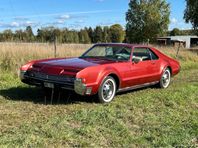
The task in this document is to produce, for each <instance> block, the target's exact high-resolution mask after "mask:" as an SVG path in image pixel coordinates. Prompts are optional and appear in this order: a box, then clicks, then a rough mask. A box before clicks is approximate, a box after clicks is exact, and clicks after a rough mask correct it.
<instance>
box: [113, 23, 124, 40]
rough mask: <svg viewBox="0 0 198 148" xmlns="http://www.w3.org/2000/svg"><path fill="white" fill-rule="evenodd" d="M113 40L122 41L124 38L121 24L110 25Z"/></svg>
mask: <svg viewBox="0 0 198 148" xmlns="http://www.w3.org/2000/svg"><path fill="white" fill-rule="evenodd" d="M110 39H111V42H113V43H114V42H117V43H119V42H122V41H123V40H124V30H123V28H122V26H121V25H120V24H115V25H112V26H111V27H110Z"/></svg>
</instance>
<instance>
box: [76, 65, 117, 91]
mask: <svg viewBox="0 0 198 148" xmlns="http://www.w3.org/2000/svg"><path fill="white" fill-rule="evenodd" d="M111 74H114V75H117V76H118V77H119V78H120V74H119V72H118V70H116V69H115V68H114V67H112V66H104V65H103V66H102V65H101V66H94V67H88V68H85V69H83V70H82V71H80V72H78V73H77V75H76V77H77V78H81V79H83V83H85V84H86V87H91V88H92V94H96V93H97V92H98V89H99V87H100V85H101V83H102V81H103V80H104V79H105V77H106V76H108V75H111ZM120 83H121V81H120Z"/></svg>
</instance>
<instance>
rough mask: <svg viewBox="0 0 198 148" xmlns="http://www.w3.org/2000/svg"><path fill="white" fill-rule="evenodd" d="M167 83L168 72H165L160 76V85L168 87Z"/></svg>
mask: <svg viewBox="0 0 198 148" xmlns="http://www.w3.org/2000/svg"><path fill="white" fill-rule="evenodd" d="M169 83H170V72H169V71H168V70H166V71H165V72H164V74H163V76H162V85H163V86H164V87H168V85H169Z"/></svg>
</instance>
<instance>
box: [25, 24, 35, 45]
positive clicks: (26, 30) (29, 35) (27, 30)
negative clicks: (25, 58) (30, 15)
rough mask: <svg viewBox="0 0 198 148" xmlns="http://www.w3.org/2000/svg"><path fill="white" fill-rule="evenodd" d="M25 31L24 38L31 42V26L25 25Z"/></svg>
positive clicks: (32, 36) (32, 35)
mask: <svg viewBox="0 0 198 148" xmlns="http://www.w3.org/2000/svg"><path fill="white" fill-rule="evenodd" d="M25 32H26V35H27V36H26V40H27V41H28V42H32V41H33V40H34V34H33V31H32V27H31V26H27V27H26V29H25Z"/></svg>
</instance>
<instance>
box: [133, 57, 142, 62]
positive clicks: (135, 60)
mask: <svg viewBox="0 0 198 148" xmlns="http://www.w3.org/2000/svg"><path fill="white" fill-rule="evenodd" d="M141 60H142V59H141V58H139V57H133V59H132V61H133V63H135V64H137V63H139V62H140V61H141Z"/></svg>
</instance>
